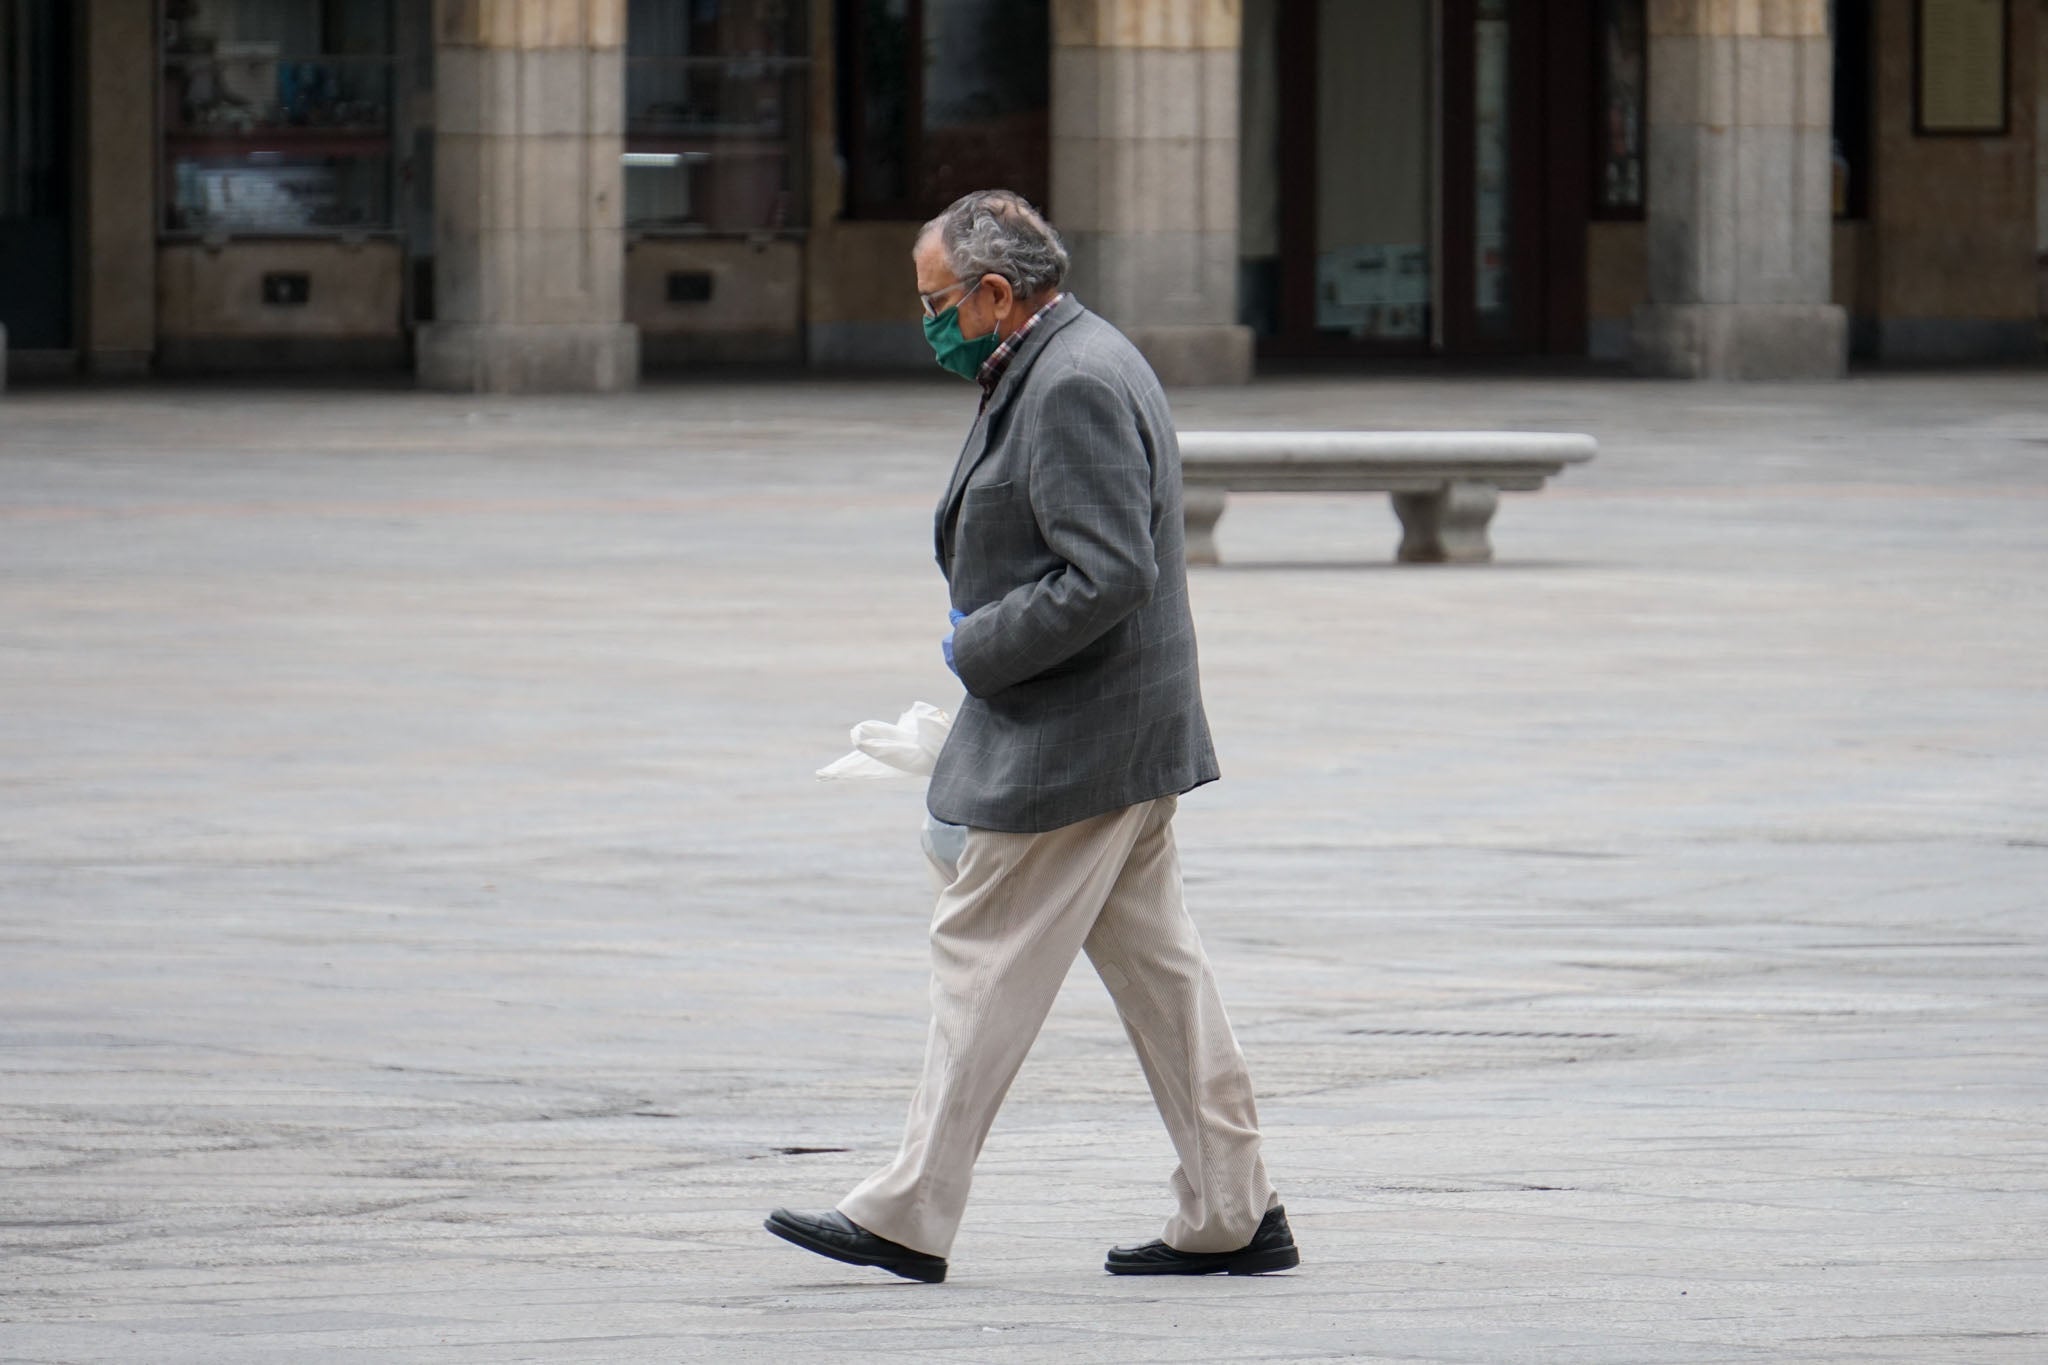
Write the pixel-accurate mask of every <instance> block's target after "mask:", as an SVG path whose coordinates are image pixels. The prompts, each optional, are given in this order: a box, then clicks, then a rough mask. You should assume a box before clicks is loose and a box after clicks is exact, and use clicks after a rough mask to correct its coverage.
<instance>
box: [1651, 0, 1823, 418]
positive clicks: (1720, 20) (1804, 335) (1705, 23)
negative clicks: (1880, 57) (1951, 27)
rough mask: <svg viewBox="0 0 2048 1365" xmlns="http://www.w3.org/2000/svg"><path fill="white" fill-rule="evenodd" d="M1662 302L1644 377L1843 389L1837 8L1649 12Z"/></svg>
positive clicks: (1767, 5)
mask: <svg viewBox="0 0 2048 1365" xmlns="http://www.w3.org/2000/svg"><path fill="white" fill-rule="evenodd" d="M1649 17H1650V70H1651V72H1652V73H1653V74H1652V76H1651V79H1650V94H1649V100H1650V147H1649V172H1650V183H1649V196H1648V217H1649V223H1648V227H1649V234H1648V235H1649V253H1650V302H1649V303H1648V304H1647V305H1645V306H1644V307H1642V308H1641V309H1639V310H1637V313H1636V316H1635V325H1634V349H1635V361H1636V367H1637V369H1638V370H1640V371H1642V372H1644V373H1647V374H1655V375H1665V376H1671V377H1676V378H1685V379H1817V378H1835V377H1839V376H1840V375H1841V374H1842V372H1843V369H1844V367H1845V365H1846V363H1847V356H1848V323H1847V318H1846V316H1845V314H1844V313H1843V310H1842V309H1840V308H1838V307H1835V306H1834V305H1833V304H1831V303H1830V302H1829V300H1830V299H1831V297H1832V286H1831V279H1830V259H1829V258H1830V250H1831V235H1832V230H1833V226H1832V216H1831V214H1832V202H1831V184H1832V163H1831V160H1830V154H1829V136H1830V132H1829V130H1830V126H1831V124H1832V122H1833V99H1832V96H1833V50H1832V42H1831V40H1830V38H1829V35H1828V29H1827V17H1828V5H1827V0H1650V8H1649Z"/></svg>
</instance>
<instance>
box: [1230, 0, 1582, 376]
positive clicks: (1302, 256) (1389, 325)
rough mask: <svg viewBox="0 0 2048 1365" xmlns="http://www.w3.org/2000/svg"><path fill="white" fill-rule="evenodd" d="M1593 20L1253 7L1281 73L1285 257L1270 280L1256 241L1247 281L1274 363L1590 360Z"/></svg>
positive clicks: (1460, 9) (1499, 5)
mask: <svg viewBox="0 0 2048 1365" xmlns="http://www.w3.org/2000/svg"><path fill="white" fill-rule="evenodd" d="M1262 11H1263V12H1264V14H1265V15H1269V16H1270V17H1269V18H1262V17H1261V12H1262ZM1588 15H1589V8H1588V0H1512V3H1510V0H1262V3H1255V4H1253V5H1252V6H1250V7H1249V8H1248V10H1247V25H1248V29H1247V37H1246V54H1247V61H1255V60H1260V56H1259V49H1260V39H1259V36H1258V32H1257V30H1256V29H1255V28H1254V27H1253V26H1254V25H1258V24H1261V23H1270V25H1271V34H1272V41H1271V48H1270V51H1271V54H1272V55H1271V58H1270V60H1271V61H1272V62H1273V64H1274V67H1275V71H1276V76H1277V78H1276V79H1275V80H1274V81H1273V82H1272V85H1273V87H1274V92H1275V94H1274V97H1273V98H1274V103H1276V104H1277V125H1278V126H1277V132H1278V139H1277V140H1278V146H1277V148H1276V149H1274V150H1275V151H1277V156H1275V157H1274V158H1273V164H1275V165H1276V166H1277V168H1278V174H1277V182H1278V183H1277V195H1276V196H1275V197H1277V200H1278V203H1277V215H1276V217H1277V224H1276V226H1277V233H1276V234H1274V235H1275V236H1276V237H1277V246H1278V251H1277V256H1276V257H1275V258H1274V259H1273V260H1272V263H1271V267H1270V268H1269V270H1268V271H1267V272H1265V273H1263V274H1262V273H1261V271H1260V269H1259V268H1258V267H1259V265H1260V263H1259V262H1257V261H1255V260H1253V259H1249V258H1251V257H1252V256H1253V255H1254V254H1255V253H1254V252H1253V251H1251V250H1249V249H1248V250H1247V253H1246V254H1247V257H1248V259H1247V261H1246V267H1247V269H1246V273H1245V277H1244V278H1245V279H1246V282H1247V296H1248V299H1250V300H1252V304H1251V305H1248V307H1247V319H1246V320H1247V321H1249V322H1251V323H1252V325H1253V326H1254V327H1256V328H1258V329H1259V330H1261V331H1262V332H1263V333H1264V335H1263V336H1262V339H1261V349H1262V351H1263V352H1264V353H1266V354H1269V355H1275V356H1310V355H1339V356H1341V355H1360V356H1369V355H1426V354H1432V353H1441V354H1452V355H1476V354H1510V355H1542V354H1584V352H1585V348H1586V317H1585V314H1586V302H1585V294H1586V223H1587V217H1588V186H1589V180H1588V176H1589V175H1590V153H1589V123H1588V118H1589V109H1590V100H1591V89H1590V76H1589V70H1588V67H1589V62H1588V55H1589V54H1588V47H1589V42H1590V27H1589V18H1588ZM1255 87H1256V79H1255V78H1248V81H1247V87H1246V89H1247V105H1246V107H1247V109H1253V108H1255V105H1254V103H1253V100H1254V99H1255V95H1254V93H1253V92H1254V90H1255ZM1258 117H1259V116H1258V115H1257V114H1253V115H1252V116H1251V117H1250V118H1248V119H1247V147H1248V149H1250V150H1249V151H1248V157H1256V156H1258V155H1260V152H1259V150H1258V149H1257V148H1254V147H1252V143H1253V141H1255V140H1256V139H1255V138H1254V136H1253V134H1252V124H1253V122H1254V121H1255V120H1256V119H1258ZM1268 126H1269V127H1270V124H1269V125H1268ZM1247 181H1248V183H1251V184H1254V185H1255V184H1256V183H1257V177H1254V176H1252V175H1251V174H1250V173H1249V172H1248V173H1247ZM1254 197H1255V196H1253V195H1247V196H1246V198H1247V200H1248V201H1249V200H1250V199H1252V198H1254ZM1268 202H1270V201H1268ZM1248 211H1250V210H1249V209H1248ZM1251 235H1255V234H1248V236H1251Z"/></svg>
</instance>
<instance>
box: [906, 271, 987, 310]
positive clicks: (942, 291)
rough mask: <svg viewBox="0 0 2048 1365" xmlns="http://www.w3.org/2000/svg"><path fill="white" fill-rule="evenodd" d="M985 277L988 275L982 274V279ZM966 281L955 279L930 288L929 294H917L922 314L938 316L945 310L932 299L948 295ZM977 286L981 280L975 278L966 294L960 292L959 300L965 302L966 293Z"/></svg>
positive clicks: (970, 292)
mask: <svg viewBox="0 0 2048 1365" xmlns="http://www.w3.org/2000/svg"><path fill="white" fill-rule="evenodd" d="M987 278H988V277H987V276H986V275H984V276H982V279H984V280H985V279H987ZM966 283H967V281H965V280H955V281H953V282H952V283H951V284H949V285H945V286H943V287H941V288H938V289H934V290H932V292H931V293H929V294H919V295H918V296H917V302H918V304H919V306H920V307H922V308H923V309H924V315H925V316H926V317H928V318H935V317H937V316H938V315H939V314H940V313H941V312H943V311H945V310H944V309H942V308H940V307H939V306H938V305H937V304H936V303H934V302H933V300H934V299H942V298H944V297H946V295H948V294H950V293H952V292H953V291H954V290H955V289H958V288H960V287H961V286H963V285H965V284H966ZM979 288H981V280H976V281H975V282H974V285H973V287H972V288H970V289H968V291H967V294H962V295H961V296H960V302H961V303H965V302H967V295H968V294H972V293H973V292H974V291H975V290H976V289H979Z"/></svg>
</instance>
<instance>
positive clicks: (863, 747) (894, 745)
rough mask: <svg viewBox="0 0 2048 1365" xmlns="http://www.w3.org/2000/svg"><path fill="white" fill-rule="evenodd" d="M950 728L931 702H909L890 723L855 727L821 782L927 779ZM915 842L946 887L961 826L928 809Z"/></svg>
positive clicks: (961, 841) (961, 842) (954, 870)
mask: <svg viewBox="0 0 2048 1365" xmlns="http://www.w3.org/2000/svg"><path fill="white" fill-rule="evenodd" d="M952 730H953V718H952V717H951V716H949V715H947V714H946V713H945V712H944V711H941V710H940V709H939V708H938V707H936V706H933V705H932V704H931V703H930V702H923V701H920V702H913V703H911V707H910V709H909V710H908V711H905V712H904V713H903V714H902V715H901V716H898V717H897V718H896V720H895V722H894V723H893V724H892V723H890V722H889V721H886V720H864V721H862V722H861V723H860V724H858V725H856V726H854V727H853V752H852V753H850V754H848V755H847V756H846V757H844V758H842V759H839V760H838V761H837V762H834V763H829V764H827V765H826V766H824V767H822V768H820V769H818V777H819V779H820V780H822V781H826V782H836V781H842V780H845V779H848V778H871V777H930V776H931V772H932V768H933V766H934V765H936V764H937V763H938V761H939V750H941V749H943V748H945V747H946V736H947V735H948V734H951V733H952ZM918 842H919V843H920V844H921V845H922V846H923V847H924V856H925V859H926V861H928V862H929V863H930V864H931V868H932V875H933V877H934V878H935V879H936V880H937V882H938V885H939V888H940V889H941V890H943V889H945V887H946V886H948V885H949V884H951V882H952V881H953V879H954V878H955V877H957V876H958V875H959V873H960V851H961V850H962V849H963V848H965V847H966V845H967V829H966V827H965V826H964V825H949V824H947V823H946V822H945V821H943V820H939V819H936V818H934V817H933V816H932V815H931V814H930V813H929V812H927V813H926V814H925V817H924V832H923V834H922V835H921V836H920V837H919V840H918Z"/></svg>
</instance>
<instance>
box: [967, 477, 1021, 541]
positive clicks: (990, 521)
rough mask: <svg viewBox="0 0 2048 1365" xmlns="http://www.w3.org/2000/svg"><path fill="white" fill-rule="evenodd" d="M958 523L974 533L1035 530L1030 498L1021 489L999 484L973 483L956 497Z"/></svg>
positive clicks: (1009, 484) (1011, 484)
mask: <svg viewBox="0 0 2048 1365" xmlns="http://www.w3.org/2000/svg"><path fill="white" fill-rule="evenodd" d="M960 523H961V525H962V527H963V528H967V527H971V528H973V529H974V530H975V531H977V532H989V531H998V532H1002V531H1011V530H1015V529H1017V528H1020V527H1030V528H1033V529H1036V527H1037V525H1038V518H1037V516H1036V515H1035V514H1034V513H1033V512H1032V510H1031V499H1030V498H1029V497H1027V496H1026V495H1025V492H1024V490H1023V489H1022V488H1019V487H1018V486H1017V485H1016V484H1014V483H1011V482H1008V481H1005V482H1003V483H975V484H969V485H968V486H967V490H966V492H964V493H962V494H961V495H960Z"/></svg>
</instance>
